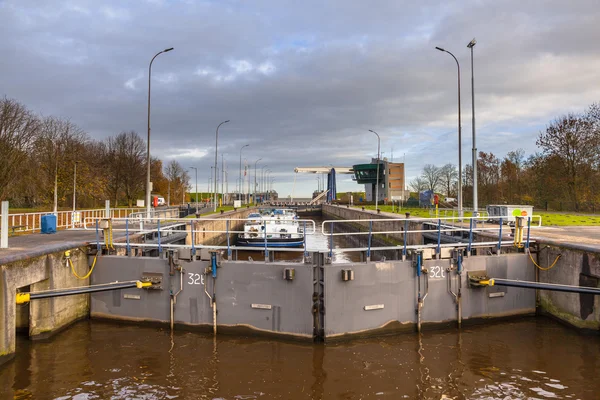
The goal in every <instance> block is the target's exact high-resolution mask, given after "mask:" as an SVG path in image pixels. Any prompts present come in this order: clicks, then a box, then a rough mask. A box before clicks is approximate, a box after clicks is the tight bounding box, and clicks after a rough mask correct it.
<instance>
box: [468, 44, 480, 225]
mask: <svg viewBox="0 0 600 400" xmlns="http://www.w3.org/2000/svg"><path fill="white" fill-rule="evenodd" d="M476 43H477V41H476V40H475V38H473V40H471V41H470V42H469V44H468V45H467V47H468V48H469V49H471V105H472V107H473V108H472V112H471V114H472V117H473V123H472V127H473V161H472V162H473V216H474V217H477V216H478V214H479V206H478V204H477V145H476V144H475V78H474V76H473V47H475V44H476Z"/></svg>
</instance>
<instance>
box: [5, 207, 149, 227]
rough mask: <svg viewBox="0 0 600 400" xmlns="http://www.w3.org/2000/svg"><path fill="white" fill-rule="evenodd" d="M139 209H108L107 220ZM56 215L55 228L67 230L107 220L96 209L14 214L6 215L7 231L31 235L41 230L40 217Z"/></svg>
mask: <svg viewBox="0 0 600 400" xmlns="http://www.w3.org/2000/svg"><path fill="white" fill-rule="evenodd" d="M139 210H141V209H140V208H111V209H109V215H108V217H109V218H125V217H127V216H128V215H130V214H132V213H134V212H138V211H139ZM48 214H53V215H56V228H57V229H68V228H78V227H83V221H84V220H85V219H99V218H107V215H106V209H105V208H98V209H93V210H77V211H75V213H73V211H58V212H56V213H53V212H33V213H15V214H8V229H9V231H11V233H12V232H15V233H16V232H28V233H33V232H37V231H40V230H41V227H42V217H43V216H44V215H48ZM0 217H1V216H0Z"/></svg>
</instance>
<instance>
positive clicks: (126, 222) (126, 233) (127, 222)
mask: <svg viewBox="0 0 600 400" xmlns="http://www.w3.org/2000/svg"><path fill="white" fill-rule="evenodd" d="M125 241H126V243H127V247H126V248H125V255H127V256H130V255H131V246H130V245H129V218H125Z"/></svg>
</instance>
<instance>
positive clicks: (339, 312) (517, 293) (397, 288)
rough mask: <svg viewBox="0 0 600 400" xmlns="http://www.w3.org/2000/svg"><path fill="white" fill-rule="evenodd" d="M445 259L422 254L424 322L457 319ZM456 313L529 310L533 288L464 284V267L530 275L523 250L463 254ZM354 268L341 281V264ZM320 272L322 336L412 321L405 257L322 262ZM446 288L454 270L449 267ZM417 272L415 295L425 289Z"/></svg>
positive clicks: (412, 282) (409, 325)
mask: <svg viewBox="0 0 600 400" xmlns="http://www.w3.org/2000/svg"><path fill="white" fill-rule="evenodd" d="M450 263H451V260H449V259H443V260H425V261H424V263H423V267H424V268H426V269H427V270H428V274H427V275H428V277H429V291H428V295H427V297H426V299H425V301H424V305H423V309H422V321H423V323H424V324H428V323H429V324H431V323H446V322H450V321H457V318H458V314H457V306H456V303H455V301H454V297H453V296H452V295H451V294H450V293H449V292H448V272H447V271H446V269H447V268H448V267H450ZM463 268H464V270H463V274H462V275H461V276H462V279H461V281H462V318H463V319H464V320H469V319H475V318H492V317H503V316H511V315H526V314H533V313H535V291H534V290H531V289H523V288H506V287H498V286H496V287H487V288H470V287H469V285H468V277H467V271H482V273H483V274H487V275H488V276H489V277H493V278H508V279H520V280H529V281H532V280H534V279H535V271H534V269H533V266H532V264H531V262H529V261H528V258H527V256H526V255H524V254H507V255H501V256H478V257H469V258H465V259H464V263H463ZM348 269H350V270H352V271H354V280H352V281H343V280H342V270H348ZM324 273H325V294H324V298H325V301H324V308H325V310H326V311H325V323H324V326H325V337H326V338H327V339H337V338H340V337H343V336H345V335H349V334H358V335H361V334H365V333H367V332H377V331H380V332H385V331H397V330H406V329H411V330H412V329H414V327H415V324H416V323H417V314H416V309H417V292H418V286H417V282H418V280H417V276H416V268H415V267H414V266H413V263H412V262H411V261H404V262H403V261H391V262H372V263H365V264H358V263H357V264H346V265H344V264H333V265H327V266H326V267H325V269H324ZM450 277H451V278H452V290H453V291H454V292H457V286H458V282H457V279H458V275H457V274H456V272H451V273H450ZM425 279H426V277H425V276H424V275H422V276H421V295H422V296H424V295H425V293H426V290H425Z"/></svg>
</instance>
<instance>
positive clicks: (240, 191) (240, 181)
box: [238, 144, 250, 200]
mask: <svg viewBox="0 0 600 400" xmlns="http://www.w3.org/2000/svg"><path fill="white" fill-rule="evenodd" d="M248 146H250V145H249V144H245V145H243V146H242V148H241V149H240V177H239V183H240V186H239V189H238V193H239V195H240V200H241V199H242V192H243V189H242V150H244V147H248Z"/></svg>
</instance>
